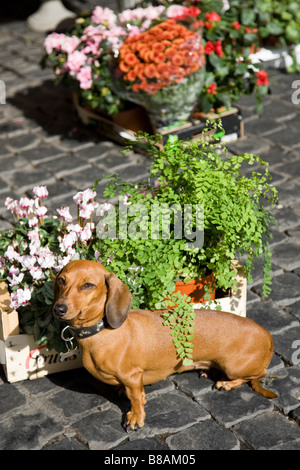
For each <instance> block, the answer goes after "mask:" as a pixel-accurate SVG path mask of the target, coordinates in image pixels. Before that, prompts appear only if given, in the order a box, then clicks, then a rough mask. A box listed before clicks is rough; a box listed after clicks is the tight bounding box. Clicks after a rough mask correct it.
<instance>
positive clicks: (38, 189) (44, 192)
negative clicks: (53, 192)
mask: <svg viewBox="0 0 300 470" xmlns="http://www.w3.org/2000/svg"><path fill="white" fill-rule="evenodd" d="M33 194H34V195H35V196H36V197H38V198H44V197H47V196H48V194H49V193H48V189H47V186H35V187H34V188H33Z"/></svg>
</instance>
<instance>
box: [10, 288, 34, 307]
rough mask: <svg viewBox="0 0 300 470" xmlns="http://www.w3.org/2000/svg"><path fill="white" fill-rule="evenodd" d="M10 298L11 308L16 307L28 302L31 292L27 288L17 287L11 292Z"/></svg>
mask: <svg viewBox="0 0 300 470" xmlns="http://www.w3.org/2000/svg"><path fill="white" fill-rule="evenodd" d="M10 299H11V300H10V306H11V308H14V309H17V308H19V307H21V306H24V305H27V304H28V302H29V300H30V299H31V292H30V290H29V289H28V288H25V289H17V290H16V291H15V292H12V293H11V296H10Z"/></svg>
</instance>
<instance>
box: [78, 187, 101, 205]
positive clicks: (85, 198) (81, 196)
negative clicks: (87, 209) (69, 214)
mask: <svg viewBox="0 0 300 470" xmlns="http://www.w3.org/2000/svg"><path fill="white" fill-rule="evenodd" d="M96 196H97V193H96V191H93V190H92V189H90V188H88V189H86V190H85V191H79V192H78V193H77V194H75V196H73V199H74V201H75V202H76V203H77V204H84V203H87V202H89V201H91V200H92V199H94V198H95V197H96Z"/></svg>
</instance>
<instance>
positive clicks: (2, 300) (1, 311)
mask: <svg viewBox="0 0 300 470" xmlns="http://www.w3.org/2000/svg"><path fill="white" fill-rule="evenodd" d="M9 303H10V300H9V292H8V290H7V287H6V283H5V282H4V281H3V282H1V283H0V362H1V363H2V364H3V368H4V372H5V375H6V378H7V380H8V382H17V381H19V380H24V379H36V378H39V377H43V376H45V375H47V374H53V373H55V372H61V371H64V370H69V369H75V368H78V367H82V360H81V356H80V354H79V355H78V356H76V355H73V356H71V357H69V358H68V359H65V360H64V361H63V362H60V360H59V359H60V356H59V354H58V353H57V351H55V350H54V349H51V350H49V351H48V350H47V348H46V346H37V345H36V344H35V342H34V339H33V336H32V335H25V334H19V317H18V313H17V312H16V311H15V310H13V309H11V308H10V306H9Z"/></svg>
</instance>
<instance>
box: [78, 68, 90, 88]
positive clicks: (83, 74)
mask: <svg viewBox="0 0 300 470" xmlns="http://www.w3.org/2000/svg"><path fill="white" fill-rule="evenodd" d="M76 78H77V80H78V81H79V83H80V85H79V86H80V88H82V90H89V89H90V88H91V86H92V84H93V80H92V68H91V67H90V66H89V65H86V66H85V67H82V68H81V69H80V72H79V73H78V74H77V77H76Z"/></svg>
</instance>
